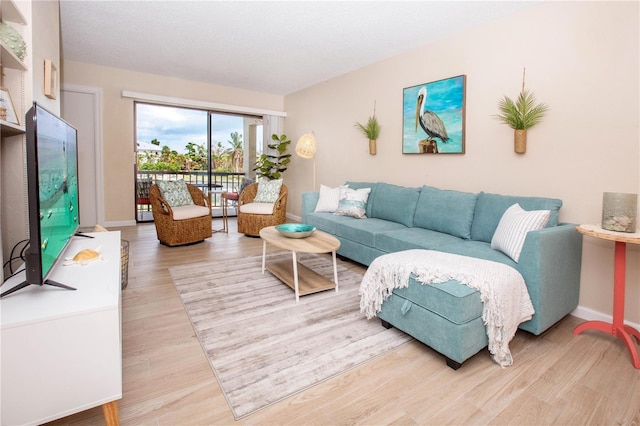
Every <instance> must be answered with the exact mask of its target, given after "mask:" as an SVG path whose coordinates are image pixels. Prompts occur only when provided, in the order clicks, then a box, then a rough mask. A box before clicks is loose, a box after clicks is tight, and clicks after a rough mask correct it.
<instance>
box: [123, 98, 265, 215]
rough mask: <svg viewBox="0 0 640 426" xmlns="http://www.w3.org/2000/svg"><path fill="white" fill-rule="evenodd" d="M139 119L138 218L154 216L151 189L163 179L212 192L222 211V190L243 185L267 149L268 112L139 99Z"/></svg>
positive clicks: (216, 206) (215, 205)
mask: <svg viewBox="0 0 640 426" xmlns="http://www.w3.org/2000/svg"><path fill="white" fill-rule="evenodd" d="M135 123H136V128H135V136H136V145H135V149H136V164H135V169H136V171H135V173H136V179H135V182H136V188H135V193H136V220H137V221H138V222H147V221H152V220H153V216H152V213H151V206H150V203H149V195H148V191H149V187H150V186H151V185H152V184H153V183H154V182H156V181H157V180H176V179H184V180H185V181H186V182H189V183H192V184H194V185H196V186H198V187H199V188H201V189H202V190H203V191H204V192H205V193H211V196H212V206H213V214H214V215H219V214H220V212H221V207H222V205H221V203H222V201H223V200H222V198H221V194H222V192H226V191H229V192H233V191H237V190H238V188H239V186H240V182H241V179H242V177H243V176H251V175H252V174H253V171H252V168H253V165H254V163H255V159H256V155H258V153H259V152H261V147H262V117H252V116H243V115H238V114H228V113H221V112H212V111H205V110H198V109H190V108H181V107H173V106H166V105H154V104H147V103H139V102H137V103H135ZM234 212H235V210H233V206H232V210H231V214H233V213H234Z"/></svg>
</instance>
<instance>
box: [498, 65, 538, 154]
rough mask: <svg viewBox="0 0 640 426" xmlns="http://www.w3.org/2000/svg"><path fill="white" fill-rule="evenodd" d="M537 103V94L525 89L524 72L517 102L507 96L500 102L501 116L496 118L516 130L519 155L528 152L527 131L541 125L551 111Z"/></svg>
mask: <svg viewBox="0 0 640 426" xmlns="http://www.w3.org/2000/svg"><path fill="white" fill-rule="evenodd" d="M535 103H536V97H535V94H534V93H533V92H530V91H529V90H526V89H525V88H524V71H523V74H522V90H521V91H520V95H518V98H517V99H516V101H515V102H514V101H513V100H511V99H510V98H508V97H507V96H505V97H504V98H502V99H501V100H500V101H499V102H498V109H499V110H500V114H497V115H496V116H495V117H496V118H497V119H498V120H500V121H502V122H503V123H504V124H506V125H507V126H509V127H511V128H512V129H514V151H515V152H516V153H518V154H524V153H525V152H526V150H527V129H529V128H530V127H533V126H535V125H536V124H538V123H540V121H542V118H543V117H544V115H545V113H546V112H547V111H548V110H549V108H548V107H547V106H546V105H545V104H543V103H539V104H537V105H536V104H535Z"/></svg>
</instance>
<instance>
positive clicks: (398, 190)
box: [369, 183, 420, 227]
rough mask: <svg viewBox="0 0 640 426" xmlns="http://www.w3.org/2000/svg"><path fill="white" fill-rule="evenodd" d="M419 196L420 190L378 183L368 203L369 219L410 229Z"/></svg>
mask: <svg viewBox="0 0 640 426" xmlns="http://www.w3.org/2000/svg"><path fill="white" fill-rule="evenodd" d="M419 196H420V188H406V187H404V186H398V185H391V184H388V183H378V184H377V186H376V195H375V199H374V200H372V201H371V202H370V204H371V216H369V217H376V218H378V219H385V220H390V221H392V222H396V223H401V224H403V225H404V226H408V227H411V226H413V215H414V213H415V211H416V205H417V204H418V197H419Z"/></svg>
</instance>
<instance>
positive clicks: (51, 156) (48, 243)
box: [0, 102, 79, 297]
mask: <svg viewBox="0 0 640 426" xmlns="http://www.w3.org/2000/svg"><path fill="white" fill-rule="evenodd" d="M25 123H26V132H27V133H26V141H27V146H26V151H27V164H26V168H27V187H28V190H27V194H28V203H29V246H28V247H27V249H26V253H25V259H24V260H25V270H26V271H25V277H26V278H25V281H24V282H22V283H21V284H18V285H17V286H15V287H13V288H11V289H9V290H7V291H5V292H4V293H2V294H1V295H0V297H4V296H6V295H8V294H11V293H13V292H14V291H17V290H19V289H21V288H24V287H26V286H28V285H44V284H49V285H53V286H56V287H63V288H67V289H70V290H73V288H72V287H69V286H67V285H64V284H62V283H58V282H55V281H52V280H50V279H49V275H50V274H51V272H52V271H53V269H54V266H55V265H56V264H57V262H58V261H59V260H60V258H61V257H62V254H63V253H64V250H65V248H66V247H67V245H68V244H69V241H70V240H71V238H72V237H73V236H74V235H76V233H77V231H78V226H79V204H78V146H77V140H78V139H77V131H76V129H75V128H74V127H73V126H71V125H70V124H69V123H67V122H66V121H64V120H63V119H61V118H60V117H58V116H56V115H55V114H52V113H51V112H49V111H47V110H46V109H45V108H43V107H42V106H40V105H38V104H37V103H35V102H34V104H33V107H31V109H29V111H28V112H27V114H26V116H25Z"/></svg>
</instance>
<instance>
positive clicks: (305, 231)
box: [276, 223, 316, 238]
mask: <svg viewBox="0 0 640 426" xmlns="http://www.w3.org/2000/svg"><path fill="white" fill-rule="evenodd" d="M276 230H277V231H278V232H279V233H280V234H282V236H283V237H287V238H306V237H308V236H309V235H311V234H313V233H314V231H315V230H316V227H315V226H313V225H305V224H304V223H283V224H282V225H276Z"/></svg>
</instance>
